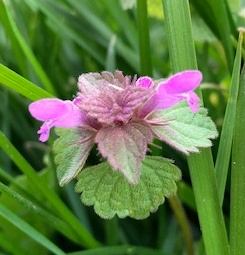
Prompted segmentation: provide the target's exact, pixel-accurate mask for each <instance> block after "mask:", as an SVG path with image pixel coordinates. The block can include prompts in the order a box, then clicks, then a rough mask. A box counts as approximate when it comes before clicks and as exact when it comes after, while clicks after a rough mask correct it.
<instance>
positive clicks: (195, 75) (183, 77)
mask: <svg viewBox="0 0 245 255" xmlns="http://www.w3.org/2000/svg"><path fill="white" fill-rule="evenodd" d="M201 81H202V73H201V72H199V71H197V70H187V71H183V72H180V73H177V74H175V75H173V76H171V77H170V78H169V79H167V80H166V81H164V82H162V83H160V84H159V87H158V91H159V93H160V94H166V93H167V94H171V95H173V94H182V93H186V92H188V91H191V90H194V89H195V88H197V87H198V85H199V84H200V82H201Z"/></svg>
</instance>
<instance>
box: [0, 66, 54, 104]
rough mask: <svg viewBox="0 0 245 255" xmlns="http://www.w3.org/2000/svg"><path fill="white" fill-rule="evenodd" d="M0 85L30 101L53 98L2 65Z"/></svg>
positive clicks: (0, 67)
mask: <svg viewBox="0 0 245 255" xmlns="http://www.w3.org/2000/svg"><path fill="white" fill-rule="evenodd" d="M0 83H1V84H3V85H5V86H7V87H9V88H10V89H13V90H14V91H16V92H17V93H19V94H21V95H22V96H24V97H26V98H29V99H30V100H32V101H36V100H38V99H41V98H47V97H54V96H53V95H52V94H49V93H48V92H47V91H45V90H43V89H41V88H40V87H38V86H36V85H35V84H33V83H32V82H30V81H28V80H26V79H25V78H23V77H22V76H20V75H19V74H17V73H15V72H14V71H12V70H10V69H9V68H7V67H6V66H4V65H2V64H0Z"/></svg>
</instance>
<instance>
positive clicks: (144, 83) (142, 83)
mask: <svg viewBox="0 0 245 255" xmlns="http://www.w3.org/2000/svg"><path fill="white" fill-rule="evenodd" d="M135 85H136V86H137V87H142V88H152V87H153V81H152V79H151V78H150V77H148V76H143V77H140V78H139V79H138V80H137V81H136V84H135Z"/></svg>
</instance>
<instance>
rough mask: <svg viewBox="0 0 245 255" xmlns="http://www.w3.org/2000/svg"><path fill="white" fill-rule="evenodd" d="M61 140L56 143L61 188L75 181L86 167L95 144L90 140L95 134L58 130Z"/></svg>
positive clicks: (83, 131) (71, 129)
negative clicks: (72, 180)
mask: <svg viewBox="0 0 245 255" xmlns="http://www.w3.org/2000/svg"><path fill="white" fill-rule="evenodd" d="M56 133H57V135H58V136H59V138H58V139H57V140H56V141H55V142H54V147H53V148H54V152H55V154H56V156H55V163H56V164H57V165H58V168H57V176H58V180H59V184H60V186H64V185H65V184H66V183H67V182H69V181H70V180H71V179H73V178H74V177H75V176H76V175H77V174H78V173H79V171H80V170H81V169H82V167H83V166H84V164H85V162H86V159H87V157H88V154H89V152H90V150H91V149H92V147H93V145H94V142H93V140H92V139H89V140H88V141H83V140H84V139H86V138H89V137H90V136H91V135H92V134H93V133H92V132H91V131H89V130H83V129H79V128H70V129H56Z"/></svg>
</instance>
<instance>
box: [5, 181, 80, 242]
mask: <svg viewBox="0 0 245 255" xmlns="http://www.w3.org/2000/svg"><path fill="white" fill-rule="evenodd" d="M0 191H1V192H2V194H6V195H7V196H9V197H10V198H12V199H14V200H16V201H17V202H18V203H20V204H22V205H24V206H25V207H26V208H28V209H29V210H30V211H33V212H35V213H36V214H38V215H40V216H42V219H43V220H44V221H46V222H48V223H49V224H50V225H51V226H53V227H54V228H55V229H56V230H57V231H59V232H60V233H62V234H63V235H64V236H66V237H67V238H69V239H71V240H73V241H74V242H77V243H78V240H77V237H76V235H74V232H73V231H72V230H71V229H70V228H69V227H68V226H67V225H66V224H65V222H63V221H62V220H60V219H59V218H57V217H56V216H54V215H53V214H51V213H50V212H48V211H47V210H45V209H44V208H42V207H41V206H39V205H38V204H35V203H33V202H31V201H30V200H28V199H26V198H25V197H23V196H22V195H20V194H19V193H18V192H16V191H15V190H13V189H11V188H9V187H8V186H6V185H4V184H3V183H1V182H0Z"/></svg>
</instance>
